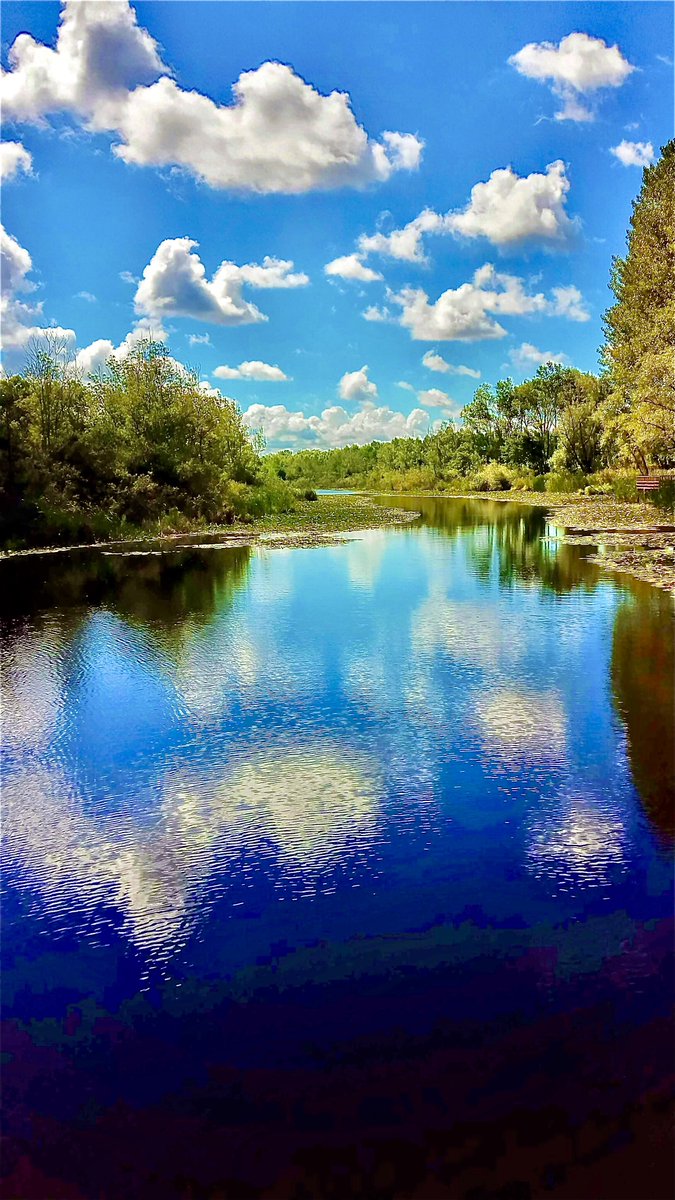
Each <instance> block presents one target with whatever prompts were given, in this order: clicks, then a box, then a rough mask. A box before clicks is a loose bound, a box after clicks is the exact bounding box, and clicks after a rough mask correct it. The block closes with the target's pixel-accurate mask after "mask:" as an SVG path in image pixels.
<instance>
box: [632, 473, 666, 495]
mask: <svg viewBox="0 0 675 1200" xmlns="http://www.w3.org/2000/svg"><path fill="white" fill-rule="evenodd" d="M660 486H661V480H660V479H655V478H654V476H653V475H640V476H639V477H638V480H637V490H638V492H658V490H659V488H660Z"/></svg>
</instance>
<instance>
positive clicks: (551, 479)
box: [544, 471, 586, 493]
mask: <svg viewBox="0 0 675 1200" xmlns="http://www.w3.org/2000/svg"><path fill="white" fill-rule="evenodd" d="M585 486H586V476H585V475H583V474H582V473H581V472H580V471H551V473H550V475H547V476H546V479H545V482H544V491H546V492H562V493H567V492H580V491H581V489H582V488H584V487H585Z"/></svg>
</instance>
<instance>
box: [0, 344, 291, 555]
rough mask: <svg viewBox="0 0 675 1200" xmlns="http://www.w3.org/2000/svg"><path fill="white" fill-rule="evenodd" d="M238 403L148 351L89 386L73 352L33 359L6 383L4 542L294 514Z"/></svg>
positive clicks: (2, 392) (0, 515)
mask: <svg viewBox="0 0 675 1200" xmlns="http://www.w3.org/2000/svg"><path fill="white" fill-rule="evenodd" d="M260 449H261V447H260V445H259V443H258V441H257V440H256V439H255V438H254V437H252V436H251V433H250V431H249V430H248V429H247V428H246V426H245V424H244V421H243V418H242V414H241V412H240V410H239V408H238V406H237V405H236V404H235V403H234V401H232V400H228V399H226V398H225V397H222V396H220V395H219V394H218V393H212V392H210V391H208V390H205V389H204V388H203V387H202V386H201V385H200V382H199V378H198V376H197V375H196V374H195V373H194V372H191V371H189V370H187V369H186V368H185V367H182V366H181V365H180V364H179V363H176V362H175V360H174V359H172V358H171V357H170V356H169V354H168V353H167V351H166V349H165V347H164V346H163V345H161V344H160V343H157V342H153V341H150V340H148V341H142V342H139V343H138V344H137V345H136V346H135V347H134V348H133V350H132V351H131V352H130V354H129V355H128V356H127V357H126V358H124V359H117V358H114V357H113V358H111V359H110V360H109V361H108V363H107V366H106V368H105V369H104V370H103V371H102V372H100V373H99V374H98V375H96V376H95V377H94V378H92V379H90V380H88V381H86V382H85V381H82V380H81V379H80V378H78V375H77V372H76V371H75V368H74V364H73V362H72V361H71V360H70V358H69V356H68V353H67V346H66V345H65V344H64V343H62V342H59V341H58V340H57V339H55V338H53V337H51V336H50V335H47V337H46V338H45V339H43V340H42V341H41V342H40V343H35V344H34V345H32V346H31V347H29V352H28V357H27V363H26V371H25V373H24V375H22V376H13V377H12V378H10V379H3V380H0V469H1V473H0V539H1V540H2V541H3V542H5V543H7V542H11V543H12V544H13V545H16V544H36V543H40V542H42V543H46V542H62V543H64V544H66V543H73V542H83V541H88V540H92V539H105V538H109V537H113V536H115V537H117V536H123V535H124V533H129V532H131V531H133V530H134V529H137V528H139V527H143V528H150V527H152V528H160V527H161V528H163V529H164V530H167V529H171V530H176V531H180V530H183V529H186V528H189V527H191V526H192V525H194V524H195V523H197V524H206V523H210V522H214V523H222V522H225V523H229V522H231V521H233V520H234V519H235V517H237V516H240V517H242V518H243V519H251V518H253V517H255V516H258V515H263V514H269V513H273V512H286V511H288V510H289V509H290V508H292V507H293V503H294V494H293V489H292V488H291V486H290V485H289V484H287V483H285V482H284V481H283V480H282V479H280V478H279V477H278V476H273V475H272V474H271V473H270V472H269V471H267V470H265V468H264V466H263V462H262V460H261V457H260Z"/></svg>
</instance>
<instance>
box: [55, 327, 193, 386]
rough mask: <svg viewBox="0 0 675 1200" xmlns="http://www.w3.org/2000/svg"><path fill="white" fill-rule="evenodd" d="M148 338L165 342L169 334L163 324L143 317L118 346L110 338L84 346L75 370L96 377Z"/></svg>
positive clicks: (79, 352) (98, 339)
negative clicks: (113, 360)
mask: <svg viewBox="0 0 675 1200" xmlns="http://www.w3.org/2000/svg"><path fill="white" fill-rule="evenodd" d="M147 338H150V339H152V341H153V342H165V341H166V339H167V334H166V331H165V330H164V329H163V328H162V326H161V324H158V323H157V322H156V321H155V322H153V321H152V320H151V319H149V318H147V317H142V318H141V319H140V321H136V322H135V324H134V327H133V329H131V330H130V331H129V333H128V334H127V335H126V337H125V338H124V339H123V340H122V341H121V342H120V343H119V345H118V346H116V345H115V343H114V342H112V341H111V340H110V338H97V339H96V340H95V341H93V342H91V343H90V344H89V345H88V346H83V347H82V349H81V350H78V352H77V354H76V355H75V369H76V371H77V373H78V374H79V375H81V376H83V377H84V378H86V377H87V376H88V375H95V374H96V372H97V371H101V370H103V368H104V367H105V365H106V363H107V362H108V359H109V358H116V359H118V360H119V361H122V360H123V359H125V358H126V357H127V355H128V354H130V353H131V351H132V350H133V349H134V348H135V347H136V346H137V345H138V343H139V342H141V341H144V340H145V339H147ZM173 361H174V364H175V366H177V367H182V365H181V364H180V363H177V362H176V361H175V360H173Z"/></svg>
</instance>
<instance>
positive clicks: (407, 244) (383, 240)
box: [359, 208, 445, 262]
mask: <svg viewBox="0 0 675 1200" xmlns="http://www.w3.org/2000/svg"><path fill="white" fill-rule="evenodd" d="M444 221H445V218H444V217H442V216H440V214H439V213H436V212H434V211H433V209H430V208H425V209H424V211H423V212H421V213H420V214H419V216H418V217H415V218H414V219H413V220H412V221H409V222H408V224H407V225H404V227H403V229H394V230H393V232H392V233H374V234H372V235H371V236H366V235H365V234H363V235H362V236H361V237H360V238H359V251H360V252H361V254H385V255H387V256H388V257H389V258H397V259H399V260H401V261H402V262H424V261H425V255H424V246H423V244H422V237H423V235H424V234H425V233H442V232H444V229H443V223H444Z"/></svg>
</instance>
